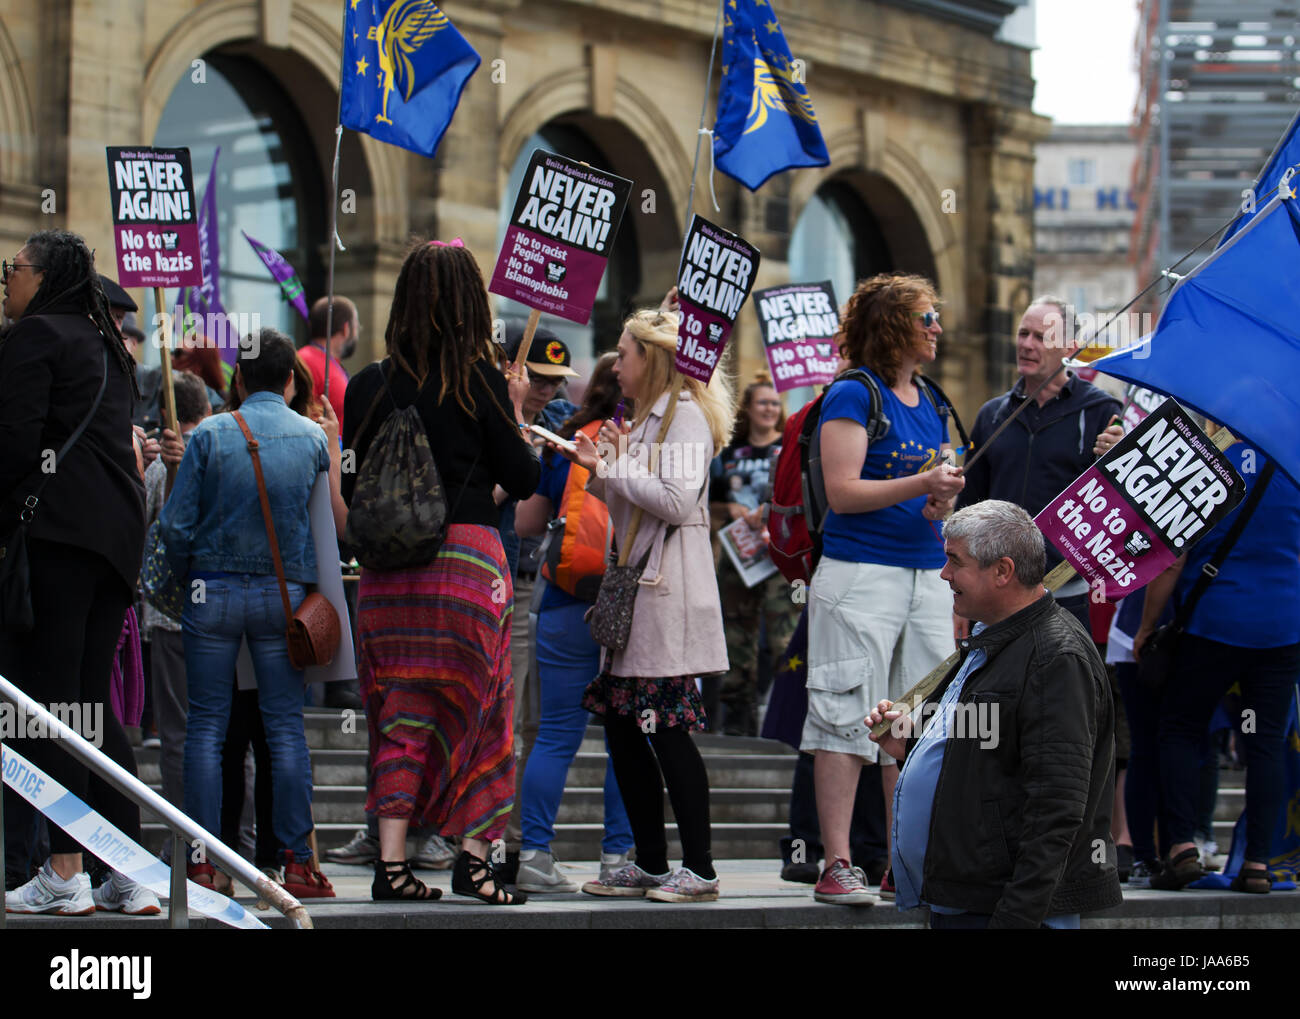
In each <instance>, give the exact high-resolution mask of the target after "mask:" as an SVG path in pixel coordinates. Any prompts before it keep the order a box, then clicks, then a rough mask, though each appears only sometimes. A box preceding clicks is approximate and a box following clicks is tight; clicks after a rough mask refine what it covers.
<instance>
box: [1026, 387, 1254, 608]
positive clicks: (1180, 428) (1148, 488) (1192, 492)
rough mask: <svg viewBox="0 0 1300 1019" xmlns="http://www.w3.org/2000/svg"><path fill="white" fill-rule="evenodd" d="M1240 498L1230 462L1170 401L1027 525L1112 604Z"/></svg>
mask: <svg viewBox="0 0 1300 1019" xmlns="http://www.w3.org/2000/svg"><path fill="white" fill-rule="evenodd" d="M1244 494H1245V485H1244V483H1243V482H1242V480H1241V475H1239V474H1238V473H1237V472H1236V470H1235V469H1234V468H1233V466H1232V463H1231V461H1230V460H1229V459H1228V458H1226V457H1224V456H1223V455H1222V454H1221V453H1220V452H1219V450H1218V449H1216V448H1215V445H1214V443H1213V442H1212V441H1211V439H1210V438H1209V437H1208V436H1207V435H1206V434H1205V433H1204V432H1203V431H1201V429H1200V427H1199V426H1198V425H1197V424H1196V422H1195V421H1194V420H1192V417H1191V415H1189V414H1188V413H1187V411H1185V410H1184V409H1183V408H1182V407H1181V406H1180V405H1179V404H1178V402H1177V401H1175V400H1166V401H1165V402H1164V403H1163V404H1162V405H1161V406H1160V407H1159V408H1157V409H1156V410H1155V411H1154V412H1152V413H1151V414H1150V415H1148V416H1147V417H1146V419H1145V420H1143V421H1142V423H1141V424H1140V425H1138V427H1137V428H1135V429H1134V430H1133V431H1131V432H1129V434H1128V435H1126V436H1124V438H1123V439H1121V440H1120V441H1119V442H1117V443H1116V444H1115V445H1114V446H1112V447H1111V449H1110V450H1109V452H1107V453H1106V455H1105V456H1103V457H1102V458H1101V459H1100V460H1098V461H1097V462H1096V463H1095V464H1093V465H1092V466H1091V467H1089V468H1088V469H1087V470H1086V471H1084V472H1083V473H1082V474H1081V475H1079V477H1078V478H1076V479H1075V480H1074V481H1073V482H1072V483H1071V484H1070V485H1068V486H1067V487H1066V489H1065V491H1063V492H1062V493H1061V494H1060V495H1058V496H1057V497H1056V498H1055V499H1053V500H1052V501H1051V502H1050V503H1048V504H1047V506H1046V507H1045V508H1044V509H1043V511H1042V512H1041V513H1039V514H1038V516H1037V517H1035V518H1034V523H1036V524H1037V525H1038V527H1039V529H1040V530H1041V531H1042V532H1043V534H1044V535H1045V536H1046V537H1047V539H1048V540H1049V541H1051V542H1052V544H1054V545H1055V546H1056V547H1057V548H1058V549H1060V551H1061V554H1062V555H1063V556H1064V557H1065V562H1067V563H1069V564H1070V565H1071V566H1073V567H1074V569H1075V570H1077V571H1078V573H1079V575H1080V576H1081V577H1083V578H1084V579H1085V580H1087V581H1088V583H1089V584H1090V585H1093V587H1094V589H1096V583H1097V581H1101V582H1102V583H1103V584H1104V586H1105V594H1106V599H1107V600H1108V601H1113V600H1114V599H1116V598H1121V597H1123V596H1124V595H1126V594H1130V593H1132V592H1133V591H1136V590H1138V589H1139V588H1141V587H1142V586H1143V585H1145V584H1147V583H1149V582H1150V581H1151V580H1152V578H1154V577H1156V576H1157V575H1158V574H1160V573H1161V572H1163V571H1164V569H1165V568H1166V567H1167V566H1169V564H1170V563H1172V562H1173V561H1174V560H1175V559H1177V558H1178V557H1179V556H1180V555H1182V554H1183V553H1184V552H1186V551H1187V550H1188V549H1189V548H1190V547H1191V546H1192V545H1193V544H1195V543H1196V541H1197V540H1198V539H1199V538H1201V537H1202V536H1203V535H1205V534H1206V533H1207V532H1209V530H1210V529H1211V528H1213V527H1214V525H1215V524H1217V523H1218V522H1219V521H1220V520H1221V519H1223V517H1224V516H1225V515H1226V514H1227V513H1228V512H1229V511H1230V510H1232V509H1233V507H1235V506H1236V505H1237V504H1238V503H1239V502H1241V499H1242V496H1243V495H1244Z"/></svg>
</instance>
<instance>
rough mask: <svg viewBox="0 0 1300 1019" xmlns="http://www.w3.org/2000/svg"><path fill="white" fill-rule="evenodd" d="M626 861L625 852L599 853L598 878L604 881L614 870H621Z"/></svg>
mask: <svg viewBox="0 0 1300 1019" xmlns="http://www.w3.org/2000/svg"><path fill="white" fill-rule="evenodd" d="M627 863H628V860H627V853H601V854H600V880H602V881H604V880H605V878H607V877H609V876H610V875H611V874H613V873H614V872H615V871H616V870H622V869H623V868H624V867H626V866H627Z"/></svg>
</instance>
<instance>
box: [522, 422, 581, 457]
mask: <svg viewBox="0 0 1300 1019" xmlns="http://www.w3.org/2000/svg"><path fill="white" fill-rule="evenodd" d="M528 430H529V431H530V432H532V433H533V434H534V435H540V436H541V437H542V438H543V439H545V440H546V441H547V442H553V443H555V445H557V446H559V447H560V448H561V449H563V450H566V451H567V452H570V453H576V452H578V447H577V446H575V445H574V444H573V443H572V442H570V441H569V440H568V439H561V438H560V437H559V436H558V435H556V434H555V433H554V432H552V431H551V430H550V429H548V428H543V427H542V426H541V425H529V426H528Z"/></svg>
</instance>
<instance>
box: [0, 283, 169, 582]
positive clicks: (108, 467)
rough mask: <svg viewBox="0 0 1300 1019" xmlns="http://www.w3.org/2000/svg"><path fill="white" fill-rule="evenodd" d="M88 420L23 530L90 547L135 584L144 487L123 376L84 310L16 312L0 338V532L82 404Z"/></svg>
mask: <svg viewBox="0 0 1300 1019" xmlns="http://www.w3.org/2000/svg"><path fill="white" fill-rule="evenodd" d="M104 351H107V352H108V382H107V384H106V386H105V388H104V397H103V400H102V401H101V402H100V405H99V409H98V410H97V411H96V412H95V416H94V418H93V419H92V420H91V422H90V424H89V425H88V426H87V428H86V430H85V432H84V433H82V436H81V438H79V439H78V440H77V443H76V445H74V446H73V447H72V449H71V450H69V451H68V455H67V457H66V459H64V460H62V461H60V463H59V464H58V469H57V470H55V471H54V473H53V476H52V477H50V480H49V484H48V485H46V486H45V491H44V492H43V493H42V495H41V499H40V504H39V506H38V507H37V509H36V514H35V517H34V519H33V521H32V523H31V525H30V527H29V528H28V532H27V533H28V535H29V536H30V537H33V538H40V539H44V540H46V541H57V542H62V543H64V544H67V545H74V546H76V547H78V548H84V549H89V550H91V551H94V552H98V553H99V554H100V555H102V556H103V557H104V558H105V559H107V560H108V561H109V562H110V563H111V564H112V566H113V568H114V569H115V570H116V571H117V573H118V574H120V575H121V577H122V579H123V581H124V582H125V583H126V584H127V585H128V586H129V587H130V588H131V590H132V591H134V590H135V583H136V578H137V576H138V575H139V573H140V559H141V555H142V552H143V548H144V531H145V526H144V485H143V484H142V483H141V480H140V474H139V472H138V470H137V468H136V460H135V448H134V446H133V445H132V441H131V414H132V411H133V409H134V397H133V394H132V391H131V381H130V379H129V378H128V377H127V375H126V374H125V372H123V370H122V368H121V366H120V365H119V364H118V361H117V358H116V357H115V356H114V354H113V351H112V350H111V349H110V348H109V347H108V341H107V340H106V339H105V338H104V337H103V336H101V335H100V333H99V330H98V329H97V328H96V327H95V324H94V323H93V322H92V321H91V320H90V318H89V317H88V316H87V315H86V314H84V313H83V312H80V311H77V310H75V309H73V308H50V309H47V310H46V311H44V312H42V313H40V314H36V315H30V316H24V317H23V318H20V319H19V320H18V322H17V323H15V325H14V326H13V327H12V329H10V331H9V333H8V335H7V336H6V338H5V340H4V342H3V344H2V345H0V534H6V535H7V534H9V533H10V532H12V531H13V529H14V528H15V527H16V526H17V524H18V513H19V511H20V510H21V508H22V504H23V500H24V499H25V498H26V497H27V495H28V494H30V493H31V492H32V491H33V490H34V489H35V488H36V487H37V486H38V485H39V484H40V482H41V481H42V480H43V479H44V478H45V477H46V476H47V475H46V474H45V473H44V469H45V467H46V465H50V464H52V463H53V460H54V453H55V452H57V451H58V450H59V449H60V448H61V447H62V445H63V443H64V442H65V441H66V440H67V438H68V436H69V435H71V434H72V433H73V432H74V431H75V430H76V428H77V425H78V424H80V423H81V420H82V419H83V418H84V417H85V416H86V414H87V413H88V412H89V411H90V408H91V405H92V404H93V403H94V400H95V393H96V392H98V390H99V384H100V380H101V379H102V378H103V377H104V359H103V352H104Z"/></svg>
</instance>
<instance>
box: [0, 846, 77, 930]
mask: <svg viewBox="0 0 1300 1019" xmlns="http://www.w3.org/2000/svg"><path fill="white" fill-rule="evenodd" d="M5 912H6V913H54V914H56V915H58V916H90V915H91V914H92V913H94V912H95V900H94V899H93V898H92V897H91V894H90V877H89V875H87V874H86V872H85V871H81V872H79V873H77V874H74V875H72V877H70V878H68V879H67V880H66V881H65V880H64V879H63V878H61V877H59V875H57V874H56V873H54V870H53V868H51V867H50V863H49V861H48V860H46V861H45V866H44V867H42V868H41V869H40V870H39V871H38V872H37V874H36V876H35V877H34V878H32V879H31V880H30V881H28V882H27V884H25V885H23V886H22V887H20V888H15V889H14V890H13V891H12V892H5Z"/></svg>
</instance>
